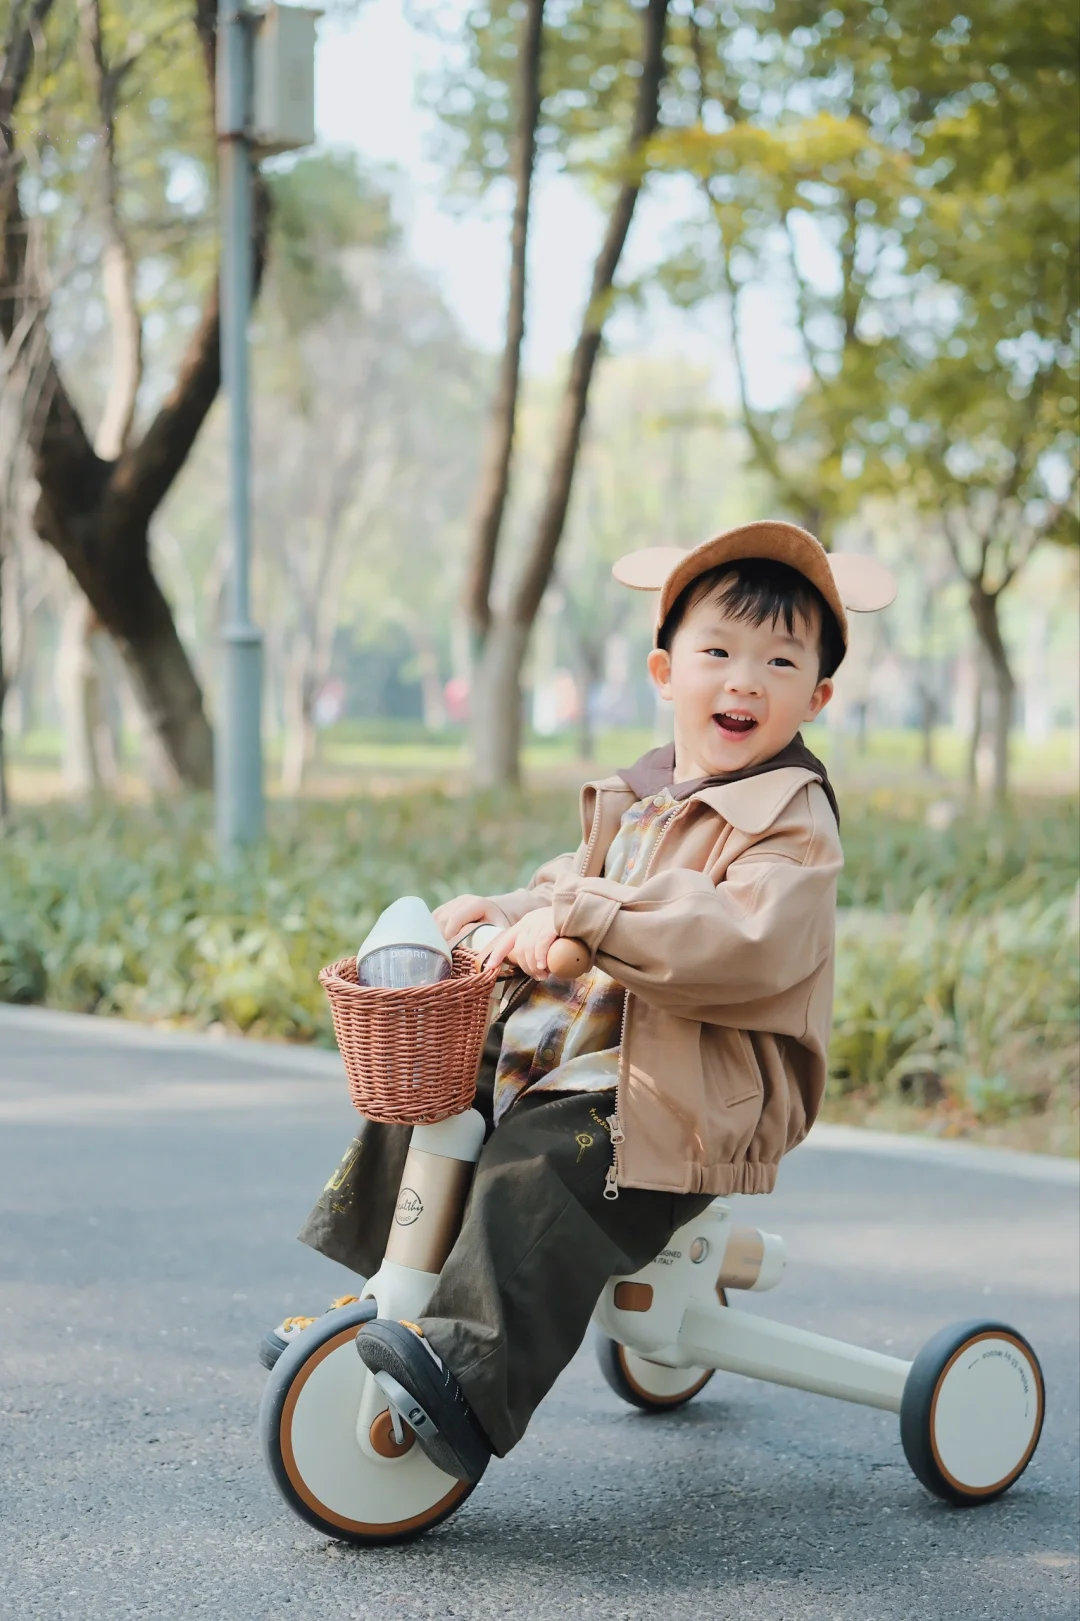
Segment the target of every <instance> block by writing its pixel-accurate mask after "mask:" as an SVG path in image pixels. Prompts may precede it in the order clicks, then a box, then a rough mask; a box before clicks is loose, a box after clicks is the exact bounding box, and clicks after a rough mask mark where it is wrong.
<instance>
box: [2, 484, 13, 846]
mask: <svg viewBox="0 0 1080 1621" xmlns="http://www.w3.org/2000/svg"><path fill="white" fill-rule="evenodd" d="M3 517H4V515H3V509H2V507H0V832H3V830H4V828H5V827H6V826H7V823H8V817H9V814H10V810H11V806H10V803H9V800H8V785H7V751H6V748H5V744H4V738H5V735H6V734H5V732H4V710H5V709H6V708H7V694H8V682H7V665H6V664H5V662H4V559H5V557H6V556H7V542H6V539H5V535H4V530H5V528H6V525H5V524H4V521H3Z"/></svg>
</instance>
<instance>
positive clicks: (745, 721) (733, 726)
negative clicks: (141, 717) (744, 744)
mask: <svg viewBox="0 0 1080 1621" xmlns="http://www.w3.org/2000/svg"><path fill="white" fill-rule="evenodd" d="M713 720H714V721H715V722H716V724H717V726H718V727H719V728H720V730H721V732H723V734H724V736H725V737H730V738H740V737H748V736H749V734H750V733H751V732H752V731H755V730H756V728H757V721H756V720H755V719H754V717H753V715H746V714H741V713H739V711H738V710H736V711H734V712H730V711H729V712H728V713H726V714H722V715H714V716H713Z"/></svg>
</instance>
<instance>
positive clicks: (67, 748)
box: [56, 593, 117, 798]
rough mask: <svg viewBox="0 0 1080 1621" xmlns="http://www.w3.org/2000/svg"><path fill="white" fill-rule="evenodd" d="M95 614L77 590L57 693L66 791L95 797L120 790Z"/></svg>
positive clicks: (63, 640) (62, 642)
mask: <svg viewBox="0 0 1080 1621" xmlns="http://www.w3.org/2000/svg"><path fill="white" fill-rule="evenodd" d="M96 642H97V627H96V625H95V622H94V616H93V612H92V611H91V610H90V609H89V608H88V606H87V603H86V600H85V598H84V597H82V596H81V595H76V594H75V593H73V594H72V596H71V599H70V601H69V602H68V605H67V607H66V608H65V610H64V613H63V616H62V618H61V621H60V639H59V642H58V645H57V651H56V697H57V703H58V704H59V708H60V715H61V723H62V731H63V761H62V768H61V769H62V774H63V780H64V789H65V791H66V792H67V793H69V794H71V795H73V796H74V797H76V798H94V797H96V796H97V795H99V794H102V793H111V792H113V791H114V790H115V788H116V776H117V770H116V768H117V759H116V742H115V738H114V737H113V733H112V728H111V726H110V724H109V715H108V702H107V697H106V693H105V682H104V672H103V670H102V666H101V660H100V656H99V654H100V650H99V648H98V647H97V646H96V645H95V644H96Z"/></svg>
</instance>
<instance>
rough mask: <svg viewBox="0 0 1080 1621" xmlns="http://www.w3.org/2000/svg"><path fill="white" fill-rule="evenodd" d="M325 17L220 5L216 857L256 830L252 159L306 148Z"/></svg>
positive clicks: (227, 0) (231, 1) (259, 825)
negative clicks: (225, 491)
mask: <svg viewBox="0 0 1080 1621" xmlns="http://www.w3.org/2000/svg"><path fill="white" fill-rule="evenodd" d="M320 15H321V13H320V12H317V11H311V10H308V9H305V8H301V7H283V6H279V5H269V6H267V7H266V8H265V10H263V11H260V12H254V11H249V10H248V9H247V6H246V4H245V0H219V5H218V69H217V108H216V123H217V136H218V150H219V172H220V177H221V375H222V382H223V384H224V387H225V393H226V395H227V397H228V402H229V535H230V541H231V549H230V558H229V569H228V588H227V617H226V621H225V624H224V625H223V627H222V653H223V660H222V664H223V668H222V677H223V680H222V703H221V711H220V714H219V716H218V721H217V726H216V728H215V760H214V783H215V789H214V792H215V812H216V823H217V838H218V847H219V849H220V851H221V853H222V854H223V855H227V854H229V853H231V852H234V851H235V850H237V849H238V848H239V847H240V846H241V845H243V844H249V843H251V842H253V841H254V840H256V839H258V838H259V837H260V835H261V833H262V830H263V768H262V635H261V633H260V631H259V629H258V627H257V625H256V624H255V623H254V621H253V619H252V617H251V423H250V414H249V399H248V322H249V319H250V315H251V292H252V282H253V272H254V255H253V248H252V187H251V178H252V166H253V165H252V158H253V152H254V153H256V154H257V155H258V156H260V157H265V156H268V155H269V154H270V153H274V152H288V151H292V150H295V149H296V148H298V147H303V146H309V145H310V144H311V143H312V141H314V139H315V129H314V100H315V98H314V59H315V22H316V19H317V18H318V17H319V16H320Z"/></svg>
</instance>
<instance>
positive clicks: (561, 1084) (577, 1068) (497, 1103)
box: [494, 788, 676, 1121]
mask: <svg viewBox="0 0 1080 1621" xmlns="http://www.w3.org/2000/svg"><path fill="white" fill-rule="evenodd" d="M675 806H676V801H675V800H674V799H673V798H672V796H671V794H670V793H669V792H668V790H667V789H666V788H664V789H662V790H661V791H660V792H659V793H658V794H655V795H653V796H651V797H650V798H648V799H639V800H638V801H637V803H636V804H634V805H631V806H630V809H629V810H628V811H626V812H624V814H623V818H622V821H621V822H620V824H619V831H618V833H616V835H615V837H614V839H613V840H612V841H611V848H610V849H609V851H608V853H607V859H606V861H605V862H604V876H605V878H611V879H614V880H615V882H616V883H620V884H634V883H640V882H641V880H642V878H643V877H644V875H645V873H646V871H647V870H648V866H649V858H650V856H651V855H652V852H653V849H654V848H655V846H656V841H657V839H658V838H659V837H660V834H661V832H662V830H663V827H664V824H665V823H666V821H667V819H668V817H669V815H670V814H671V812H672V811H673V810H674V809H675ZM623 996H624V992H623V988H622V986H621V985H619V984H617V983H616V982H615V980H613V979H612V978H611V976H610V975H609V974H605V973H602V972H601V970H600V969H599V968H592V969H590V970H589V972H588V973H587V974H582V976H581V978H580V979H575V980H571V981H570V982H569V984H566V983H563V982H562V981H559V980H535V981H534V982H533V985H532V988H531V989H530V990H529V991H528V992H527V994H526V995H525V997H524V999H523V1000H522V1001H521V1002H519V1003H518V1005H517V1007H515V1008H514V1010H513V1012H512V1013H511V1014H510V1016H509V1018H508V1019H507V1021H506V1026H505V1030H504V1032H503V1042H502V1050H501V1052H500V1054H499V1062H498V1066H497V1068H496V1071H495V1096H494V1116H495V1120H496V1121H499V1120H501V1119H502V1117H503V1115H504V1114H505V1113H506V1111H507V1109H509V1108H510V1106H511V1105H512V1104H513V1103H516V1102H517V1099H518V1098H519V1097H521V1095H522V1093H524V1092H526V1091H528V1092H600V1091H608V1090H610V1089H612V1088H613V1087H614V1086H615V1082H616V1078H617V1071H618V1065H619V1040H620V1037H621V1035H622V1012H623Z"/></svg>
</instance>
